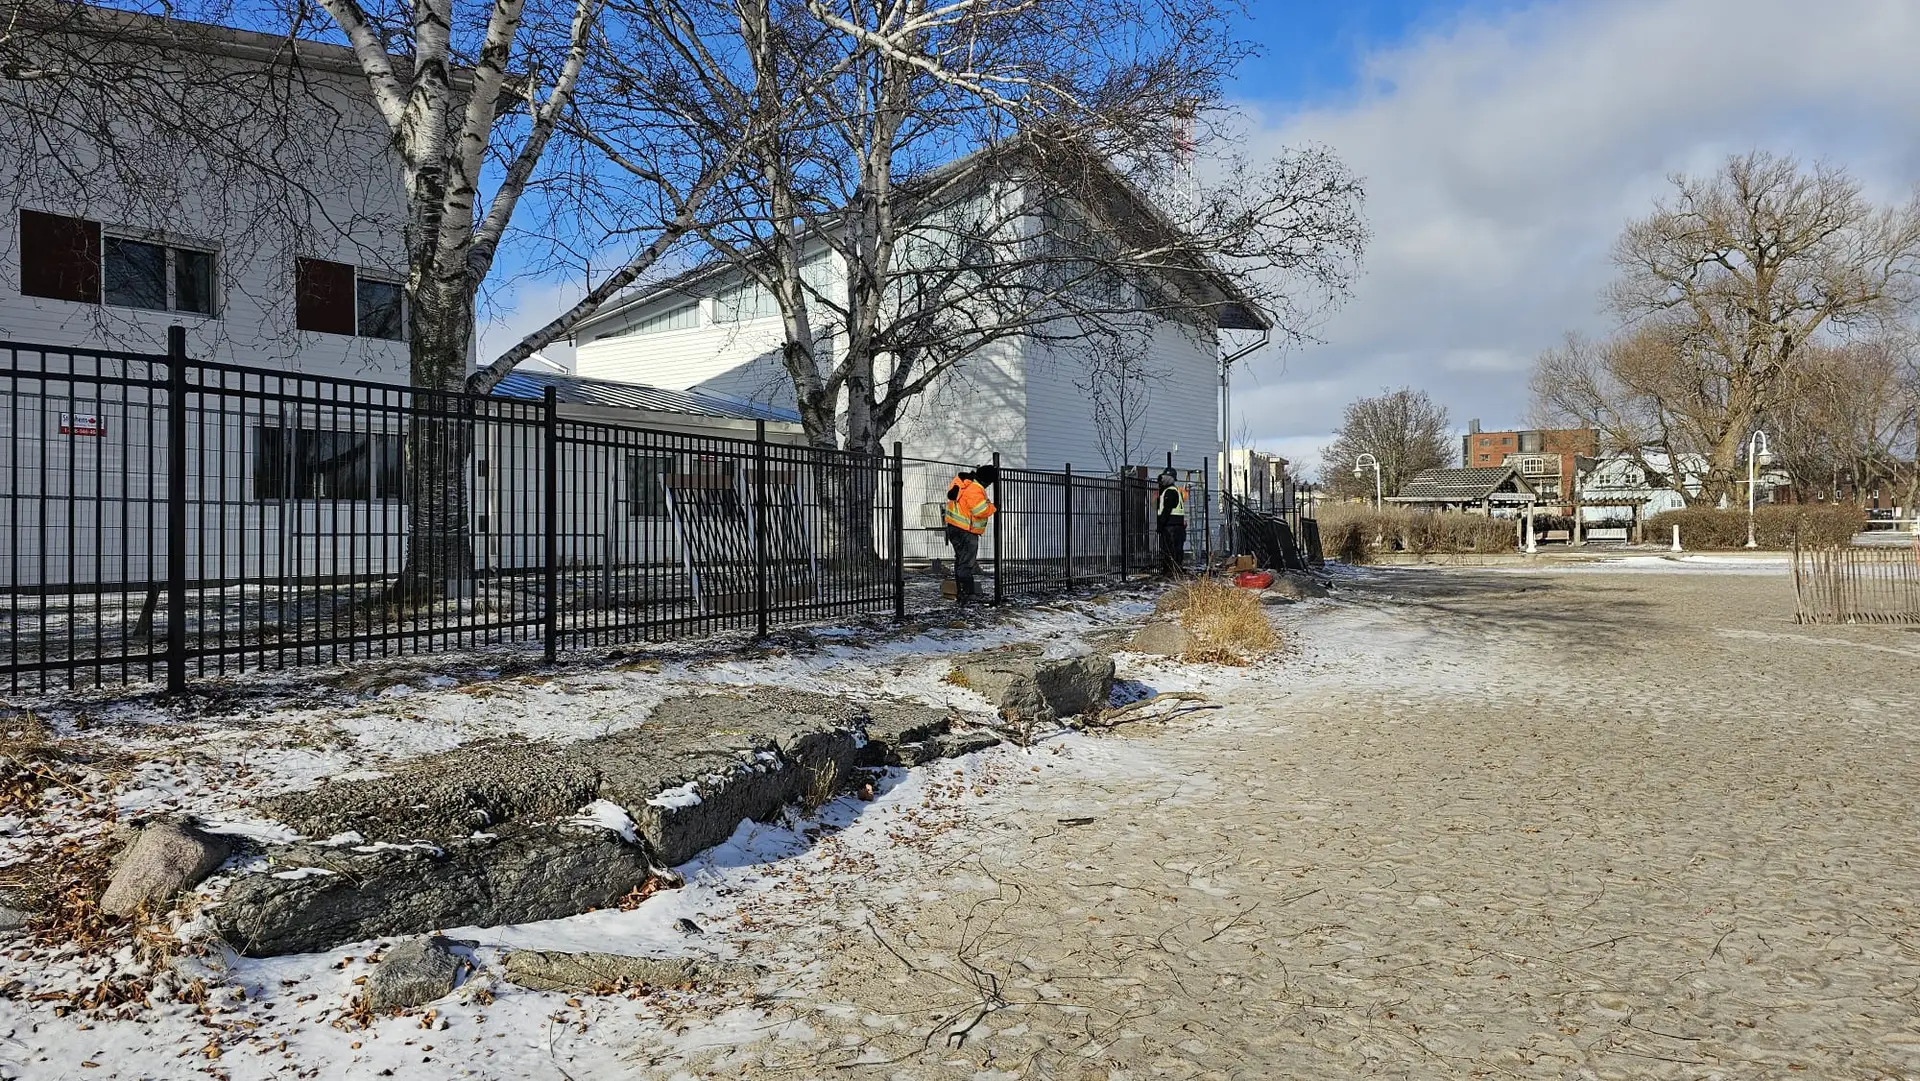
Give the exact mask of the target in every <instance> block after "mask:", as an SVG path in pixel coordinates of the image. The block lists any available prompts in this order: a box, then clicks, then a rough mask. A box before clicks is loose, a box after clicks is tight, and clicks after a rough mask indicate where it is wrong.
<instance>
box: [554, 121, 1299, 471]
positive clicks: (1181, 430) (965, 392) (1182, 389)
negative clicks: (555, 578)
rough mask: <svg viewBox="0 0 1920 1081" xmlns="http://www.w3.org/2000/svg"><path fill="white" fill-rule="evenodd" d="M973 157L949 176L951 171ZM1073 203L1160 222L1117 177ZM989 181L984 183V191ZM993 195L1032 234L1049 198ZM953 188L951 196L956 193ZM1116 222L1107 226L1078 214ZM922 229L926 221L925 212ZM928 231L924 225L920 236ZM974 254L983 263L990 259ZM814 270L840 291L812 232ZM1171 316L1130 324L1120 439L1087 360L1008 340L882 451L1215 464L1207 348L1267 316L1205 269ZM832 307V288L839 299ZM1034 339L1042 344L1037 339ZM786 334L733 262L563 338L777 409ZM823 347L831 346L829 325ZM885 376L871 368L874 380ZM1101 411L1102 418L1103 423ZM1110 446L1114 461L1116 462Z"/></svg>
mask: <svg viewBox="0 0 1920 1081" xmlns="http://www.w3.org/2000/svg"><path fill="white" fill-rule="evenodd" d="M973 160H975V159H966V160H963V161H962V162H959V163H956V164H955V165H953V166H950V167H949V168H950V169H953V170H961V171H964V170H966V169H968V168H970V167H971V166H970V163H971V162H972V161H973ZM1094 172H1096V173H1098V175H1097V176H1094V177H1093V178H1092V179H1091V180H1088V179H1086V178H1082V180H1081V181H1080V184H1081V185H1083V186H1098V187H1099V188H1100V190H1098V191H1088V190H1085V187H1082V188H1081V189H1079V190H1075V191H1074V192H1073V193H1072V195H1073V199H1072V200H1071V202H1072V204H1073V205H1072V211H1073V212H1074V213H1075V215H1076V217H1078V218H1084V219H1086V220H1089V221H1091V222H1093V224H1094V225H1095V226H1096V227H1098V228H1105V229H1109V230H1111V229H1113V228H1115V227H1116V226H1118V227H1122V228H1125V229H1127V230H1129V231H1132V232H1134V233H1136V234H1137V233H1138V232H1139V230H1141V229H1142V228H1147V229H1156V230H1170V229H1171V228H1172V227H1171V226H1170V225H1168V224H1167V222H1166V220H1165V219H1164V218H1163V217H1162V216H1161V215H1159V214H1158V212H1156V211H1155V210H1154V209H1153V208H1152V207H1151V206H1150V205H1149V204H1148V203H1147V202H1146V200H1145V199H1144V198H1143V197H1141V196H1140V195H1139V194H1138V193H1137V192H1135V191H1133V190H1132V189H1131V188H1130V187H1129V186H1128V185H1126V183H1125V182H1124V181H1123V180H1121V179H1120V178H1119V177H1118V176H1117V175H1116V174H1113V173H1112V172H1110V171H1108V170H1104V169H1096V170H1094ZM986 183H987V182H986V181H985V180H984V179H983V181H982V184H983V185H984V184H986ZM992 185H993V187H992V194H991V195H990V196H979V195H977V194H974V195H969V196H966V197H967V198H992V199H996V200H999V201H1000V204H1002V205H1012V206H1015V207H1025V208H1030V209H1028V210H1027V211H1025V212H1023V213H1021V214H1011V215H1008V216H1009V218H1017V217H1024V218H1025V219H1026V221H1025V225H1024V227H1026V228H1039V227H1041V226H1038V225H1037V224H1036V223H1038V222H1041V221H1043V220H1049V219H1043V218H1042V214H1043V211H1042V210H1041V209H1040V208H1042V207H1045V208H1047V211H1049V212H1050V211H1051V210H1052V208H1054V207H1057V206H1059V205H1060V203H1059V202H1058V201H1056V200H1053V199H1052V197H1053V196H1054V195H1055V194H1057V193H1056V192H1055V191H1054V190H1053V186H1052V185H1049V184H1047V183H1046V182H1044V181H1043V180H1042V179H1040V178H1039V177H1038V176H1037V175H1036V174H1035V173H1034V172H1028V173H1024V174H1018V175H1016V176H1015V178H1014V179H1012V180H1010V181H1009V180H1006V179H1004V178H1001V179H996V180H994V181H992ZM963 190H964V189H963ZM1090 204H1091V205H1098V206H1103V207H1108V208H1120V209H1118V210H1110V211H1109V212H1108V213H1109V214H1120V215H1124V216H1125V217H1126V219H1127V220H1126V221H1124V222H1118V223H1116V222H1114V221H1111V220H1109V219H1108V217H1103V216H1101V215H1097V214H1095V213H1094V212H1093V211H1091V210H1089V209H1088V206H1089V205H1090ZM922 220H925V221H937V218H936V217H935V216H934V215H933V214H926V215H923V218H922ZM930 228H933V229H938V228H939V226H938V225H934V226H930ZM987 258H989V259H990V258H992V256H988V257H987ZM803 263H805V264H806V265H808V266H810V267H812V268H813V276H812V278H811V279H810V284H811V285H813V286H814V287H815V288H818V289H819V290H820V291H821V292H823V293H827V294H829V295H832V294H833V291H835V290H844V288H845V286H844V284H843V283H844V280H845V271H844V266H843V264H842V263H841V261H840V260H839V258H838V257H837V256H836V255H835V253H834V252H833V250H832V248H831V246H830V245H829V244H827V242H826V241H825V240H823V239H821V238H820V237H818V236H815V237H813V238H811V239H810V240H809V241H808V242H807V247H806V248H805V249H803ZM1171 287H1172V288H1174V289H1177V290H1179V291H1180V293H1181V295H1182V296H1183V297H1184V298H1185V306H1187V307H1188V308H1189V309H1190V310H1194V311H1207V312H1210V313H1211V315H1210V316H1209V317H1208V318H1205V319H1203V320H1195V319H1191V318H1189V319H1186V320H1180V319H1174V318H1160V317H1143V318H1142V319H1141V322H1142V324H1143V325H1144V330H1143V333H1142V336H1141V340H1142V342H1143V345H1142V348H1141V350H1140V352H1141V354H1142V355H1141V356H1140V357H1139V358H1138V361H1139V362H1138V365H1137V369H1136V370H1137V371H1139V372H1142V373H1150V374H1143V375H1141V376H1140V377H1138V378H1136V379H1133V380H1132V382H1131V384H1130V385H1128V386H1127V387H1126V390H1127V392H1128V393H1130V394H1132V395H1133V399H1132V402H1131V404H1130V406H1129V407H1127V408H1126V409H1123V410H1121V412H1123V413H1124V414H1125V416H1126V419H1125V421H1124V427H1125V428H1126V432H1125V437H1124V438H1120V439H1116V438H1115V437H1114V433H1113V431H1112V430H1111V429H1112V427H1113V425H1114V423H1115V422H1113V421H1111V420H1109V421H1107V422H1105V423H1106V424H1107V427H1108V431H1107V432H1106V434H1105V435H1104V436H1103V434H1102V429H1101V423H1100V422H1096V418H1095V412H1096V410H1095V408H1094V406H1093V404H1092V398H1093V397H1094V396H1095V393H1096V391H1095V388H1094V383H1095V381H1096V380H1097V379H1099V378H1100V376H1099V375H1098V374H1097V373H1096V372H1095V371H1094V368H1095V364H1094V358H1093V357H1092V356H1091V355H1089V350H1088V349H1087V348H1085V347H1083V346H1081V345H1076V344H1073V343H1071V342H1061V341H1059V340H1054V339H1053V338H1052V337H1051V336H1048V335H1040V334H1033V333H1020V334H1013V335H1010V336H1007V337H1004V338H1001V339H999V340H997V341H994V342H992V343H991V344H989V345H987V346H986V347H985V348H983V349H982V350H981V351H980V353H979V354H978V355H976V356H974V357H971V358H969V359H968V360H967V361H965V362H964V363H962V364H960V365H959V366H957V367H955V368H954V369H952V370H951V371H949V372H947V373H945V374H944V375H942V376H940V377H939V378H938V379H937V380H936V382H935V383H934V384H933V385H932V386H931V387H930V388H929V389H928V390H927V391H926V392H925V393H924V394H922V395H921V396H920V397H919V398H918V400H917V401H915V402H914V403H913V404H912V406H911V408H910V409H909V411H908V413H907V415H906V416H905V417H904V418H903V419H902V421H901V423H900V424H898V425H897V426H896V427H895V428H894V430H893V431H891V432H889V433H887V435H886V439H887V440H888V441H896V440H897V441H899V442H900V443H902V444H903V445H904V447H905V453H906V454H907V455H908V456H909V457H917V458H927V459H936V460H941V461H949V462H960V463H977V462H984V461H986V460H987V459H988V457H989V456H990V455H992V454H993V453H994V452H996V451H997V452H998V453H999V454H1000V460H1001V462H1002V464H1003V465H1006V466H1013V467H1026V468H1033V469H1050V470H1057V469H1059V468H1060V467H1061V466H1062V465H1065V464H1071V465H1072V466H1073V467H1074V471H1075V472H1076V473H1081V474H1092V473H1108V474H1110V473H1112V472H1113V471H1115V470H1118V469H1119V468H1120V467H1122V466H1127V465H1135V466H1138V465H1145V466H1150V467H1158V466H1160V465H1162V464H1164V463H1165V461H1166V459H1167V456H1168V455H1172V457H1173V460H1174V463H1175V464H1176V465H1177V466H1178V467H1180V468H1182V469H1188V470H1195V471H1197V470H1199V469H1200V468H1201V467H1202V466H1203V465H1204V466H1206V467H1208V468H1209V469H1212V468H1216V467H1217V456H1218V454H1219V451H1220V449H1221V437H1220V414H1219V409H1218V405H1219V398H1220V352H1221V348H1220V347H1221V340H1220V331H1222V330H1263V329H1264V328H1265V327H1266V325H1267V324H1266V321H1265V317H1264V316H1263V315H1261V313H1260V312H1259V311H1258V310H1257V309H1256V308H1255V307H1254V306H1253V305H1252V304H1250V303H1248V302H1247V301H1246V299H1245V298H1244V296H1243V295H1242V294H1241V293H1240V292H1239V291H1238V290H1237V289H1235V288H1234V286H1233V284H1232V282H1231V281H1230V280H1229V279H1227V278H1226V277H1225V276H1224V275H1221V274H1219V273H1217V272H1214V271H1212V270H1211V269H1210V268H1208V269H1205V270H1204V271H1203V272H1201V273H1196V274H1188V275H1183V276H1182V280H1180V281H1178V282H1175V283H1171ZM840 295H841V296H842V297H844V293H841V294H840ZM1043 337H1047V338H1048V339H1049V340H1042V338H1043ZM784 338H785V334H784V330H783V323H782V320H781V318H780V313H779V309H778V306H777V305H776V303H775V302H774V300H773V298H772V297H771V296H770V295H769V294H768V293H767V292H766V291H765V290H764V289H763V288H761V287H760V286H759V285H757V284H756V283H754V282H753V281H752V279H751V277H750V276H749V275H747V274H746V273H744V272H743V271H740V270H738V269H736V268H732V267H726V266H723V267H719V268H715V269H712V270H707V271H703V272H697V273H693V274H689V275H686V276H683V277H681V278H679V279H676V280H673V281H670V282H667V283H665V284H663V285H659V286H656V287H652V288H648V289H644V290H641V291H639V292H636V293H634V294H632V295H630V296H628V297H626V298H624V299H621V300H619V301H616V302H615V303H612V304H609V305H608V306H607V307H606V308H605V309H604V310H602V311H601V312H600V313H599V314H597V315H596V316H594V317H593V318H592V319H589V320H588V321H586V322H584V323H582V324H581V325H580V326H579V327H578V328H577V329H576V330H575V343H576V345H577V347H578V352H577V360H576V362H575V363H576V368H577V370H578V371H579V373H580V374H581V375H586V376H594V377H598V378H602V379H612V380H628V381H633V382H640V383H649V384H653V385H655V386H660V387H666V388H669V389H674V390H691V389H703V390H712V391H717V392H720V393H724V394H728V395H731V396H734V397H737V398H745V399H748V400H753V401H760V402H768V403H772V404H776V405H780V406H785V407H791V406H792V404H793V402H794V393H793V388H792V384H791V382H790V380H789V378H788V376H787V374H786V372H785V370H784V369H783V368H782V366H781V364H780V359H779V350H780V347H781V343H782V342H783V341H784ZM821 348H823V349H825V350H827V351H829V352H830V353H833V354H838V352H839V350H840V349H841V348H843V344H842V342H841V341H839V340H838V339H837V338H836V337H835V335H834V333H833V330H832V328H827V330H826V331H824V332H823V334H822V339H821ZM879 375H880V376H881V377H884V375H885V373H879ZM1111 415H1112V414H1111V412H1109V416H1111ZM1122 447H1124V455H1125V460H1121V454H1122V451H1121V450H1120V448H1122Z"/></svg>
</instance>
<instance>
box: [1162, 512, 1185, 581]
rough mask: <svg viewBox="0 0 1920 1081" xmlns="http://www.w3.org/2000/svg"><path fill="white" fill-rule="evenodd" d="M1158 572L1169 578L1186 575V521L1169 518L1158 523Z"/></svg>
mask: <svg viewBox="0 0 1920 1081" xmlns="http://www.w3.org/2000/svg"><path fill="white" fill-rule="evenodd" d="M1160 571H1161V573H1162V574H1165V575H1166V576H1167V577H1169V578H1174V577H1178V576H1180V575H1182V574H1185V573H1187V520H1186V519H1185V518H1170V519H1165V520H1162V521H1161V523H1160Z"/></svg>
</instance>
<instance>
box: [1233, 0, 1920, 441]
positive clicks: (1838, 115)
mask: <svg viewBox="0 0 1920 1081" xmlns="http://www.w3.org/2000/svg"><path fill="white" fill-rule="evenodd" d="M1816 11H1817V16H1816V15H1814V13H1815V12H1816ZM1248 28H1249V31H1250V33H1251V34H1252V35H1253V36H1254V37H1255V38H1256V39H1258V40H1259V41H1260V42H1261V44H1262V45H1264V46H1265V47H1266V50H1267V55H1266V56H1265V57H1264V58H1263V59H1262V60H1260V61H1257V62H1255V63H1252V64H1250V65H1248V68H1247V70H1246V71H1245V73H1244V74H1243V76H1242V78H1241V80H1240V82H1239V85H1238V87H1237V90H1238V93H1239V95H1240V97H1241V105H1242V106H1243V108H1244V110H1245V112H1246V114H1247V119H1246V133H1245V136H1244V139H1243V141H1242V145H1241V147H1240V149H1242V150H1243V151H1245V152H1247V153H1249V154H1252V155H1254V156H1259V155H1261V154H1262V153H1270V152H1272V151H1275V150H1278V149H1279V148H1281V147H1284V146H1291V145H1299V144H1300V143H1302V142H1319V143H1323V144H1325V145H1327V146H1329V147H1331V148H1333V149H1334V150H1335V151H1337V152H1338V153H1339V154H1340V155H1341V156H1342V157H1343V158H1344V159H1345V160H1346V161H1347V162H1348V163H1349V165H1351V166H1352V168H1353V169H1354V170H1355V172H1357V173H1358V174H1359V175H1360V176H1362V177H1363V178H1365V180H1366V184H1367V192H1368V200H1367V216H1368V219H1369V221H1370V223H1371V225H1372V227H1373V230H1374V234H1375V236H1374V242H1373V245H1372V249H1371V251H1370V252H1369V254H1368V258H1367V265H1366V268H1365V271H1364V273H1363V276H1362V277H1361V278H1360V280H1359V281H1358V282H1357V283H1356V286H1355V292H1354V297H1353V299H1352V300H1351V301H1350V302H1349V303H1348V304H1347V305H1346V306H1345V307H1344V308H1343V309H1341V310H1340V311H1339V312H1338V313H1336V314H1335V315H1333V316H1332V317H1331V318H1329V319H1328V320H1327V321H1326V322H1325V323H1324V325H1322V326H1321V327H1319V329H1318V335H1319V337H1321V338H1322V339H1323V342H1322V344H1318V345H1314V346H1310V347H1306V348H1303V349H1300V350H1297V351H1295V352H1293V353H1292V354H1290V355H1286V356H1278V355H1274V354H1272V353H1267V354H1257V355H1256V357H1255V359H1254V361H1253V362H1252V363H1250V364H1249V365H1248V367H1247V369H1246V370H1245V371H1244V372H1242V373H1241V374H1240V375H1238V376H1237V377H1236V379H1235V391H1234V398H1235V403H1234V404H1235V412H1236V418H1235V427H1236V430H1239V431H1244V432H1246V433H1248V434H1249V435H1250V436H1251V438H1252V440H1253V442H1255V443H1256V444H1258V445H1262V446H1265V447H1267V448H1269V449H1275V450H1278V451H1280V452H1281V453H1283V454H1286V455H1287V456H1288V457H1289V458H1292V459H1294V460H1295V461H1296V463H1298V464H1299V465H1300V466H1303V467H1305V468H1306V470H1307V471H1309V472H1311V471H1312V469H1313V468H1314V465H1315V464H1316V461H1317V458H1318V450H1319V448H1320V447H1321V446H1322V445H1324V444H1325V443H1326V442H1328V441H1329V435H1330V432H1331V430H1332V428H1333V427H1334V426H1335V425H1336V424H1337V423H1338V418H1339V415H1340V410H1341V408H1342V407H1343V406H1344V405H1345V404H1346V403H1347V402H1349V401H1351V400H1352V399H1353V398H1355V397H1358V396H1361V395H1365V394H1370V393H1377V392H1379V391H1380V390H1382V389H1386V388H1390V387H1397V386H1400V385H1410V386H1413V387H1416V388H1421V389H1425V390H1427V391H1429V392H1430V393H1432V394H1433V396H1434V397H1435V398H1436V399H1438V400H1439V401H1440V402H1441V403H1442V404H1443V405H1445V406H1447V407H1448V409H1449V411H1450V413H1451V415H1452V419H1453V421H1454V423H1455V426H1456V428H1464V427H1465V426H1466V423H1467V422H1468V421H1469V420H1472V419H1479V420H1480V421H1482V422H1483V424H1485V425H1486V426H1487V427H1490V428H1491V427H1505V426H1512V425H1524V424H1525V423H1526V422H1527V421H1528V418H1529V412H1530V409H1529V407H1530V402H1529V395H1528V390H1527V378H1528V375H1529V373H1530V371H1531V369H1532V367H1533V360H1534V358H1535V357H1537V356H1538V355H1539V353H1540V352H1541V351H1542V350H1544V349H1547V348H1549V347H1552V346H1554V345H1555V344H1557V343H1558V342H1559V341H1560V340H1561V339H1562V338H1563V337H1564V335H1565V334H1566V333H1568V332H1570V331H1577V332H1581V333H1585V334H1590V335H1601V334H1605V333H1607V332H1609V331H1610V330H1611V329H1613V327H1614V325H1615V324H1614V321H1613V319H1612V317H1611V316H1609V315H1608V314H1607V313H1606V312H1605V311H1604V310H1602V307H1601V304H1600V294H1601V290H1602V289H1603V288H1604V287H1605V285H1606V283H1607V282H1608V280H1609V279H1610V278H1611V277H1612V274H1613V268H1612V264H1611V260H1610V249H1611V245H1612V243H1613V240H1614V238H1615V237H1617V236H1618V235H1619V232H1620V230H1621V228H1622V226H1623V225H1625V224H1626V222H1627V221H1629V220H1630V219H1632V218H1634V217H1636V216H1639V215H1643V214H1645V213H1647V212H1648V211H1649V210H1650V209H1651V207H1652V205H1653V202H1654V200H1655V199H1657V198H1659V197H1661V196H1662V195H1663V194H1664V193H1665V192H1667V191H1668V190H1670V187H1669V181H1668V177H1669V176H1670V175H1671V174H1673V173H1675V172H1685V173H1692V174H1700V173H1704V172H1707V171H1710V170H1712V169H1713V168H1715V167H1716V166H1717V165H1718V164H1719V163H1720V162H1722V161H1724V160H1725V158H1726V157H1727V156H1728V155H1730V154H1735V153H1743V152H1746V151H1748V150H1752V149H1756V148H1757V149H1764V150H1770V151H1773V152H1776V153H1782V154H1791V155H1794V156H1796V157H1799V158H1801V159H1802V160H1808V161H1811V160H1826V161H1829V162H1832V163H1835V164H1839V165H1842V166H1844V167H1846V168H1847V169H1848V170H1850V171H1851V172H1852V173H1853V175H1854V176H1855V177H1856V178H1858V179H1859V180H1860V181H1861V183H1862V185H1863V187H1864V188H1865V190H1866V192H1867V193H1868V195H1869V196H1871V197H1873V198H1875V199H1877V200H1879V201H1882V202H1894V201H1905V200H1906V199H1908V198H1910V197H1911V196H1912V194H1913V192H1914V187H1915V183H1916V181H1920V64H1916V63H1915V62H1914V57H1916V56H1920V3H1915V2H1913V0H1823V2H1822V3H1820V4H1818V5H1815V4H1810V3H1807V2H1806V0H1534V2H1531V3H1518V2H1496V0H1480V2H1466V3H1453V4H1439V3H1427V4H1421V3H1410V2H1404V0H1358V2H1353V3H1337V2H1328V3H1306V2H1300V0H1284V2H1278V3H1274V2H1260V0H1256V2H1255V3H1253V4H1251V5H1250V21H1249V24H1248Z"/></svg>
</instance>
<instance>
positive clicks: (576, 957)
mask: <svg viewBox="0 0 1920 1081" xmlns="http://www.w3.org/2000/svg"><path fill="white" fill-rule="evenodd" d="M506 970H507V971H506V977H507V982H508V983H511V984H514V985H515V986H518V987H525V988H527V989H528V990H531V991H583V992H587V993H603V992H608V991H614V990H619V989H623V988H628V987H703V988H704V987H719V986H729V985H731V986H738V985H740V984H745V983H751V982H753V981H754V980H757V979H759V978H760V976H762V975H763V974H764V973H763V971H762V970H761V969H760V968H758V967H755V966H753V965H742V964H732V963H729V962H725V961H709V960H706V959H704V958H697V957H628V956H625V955H623V954H616V953H558V952H553V951H548V950H515V951H513V952H512V953H510V954H508V955H507V964H506Z"/></svg>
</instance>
